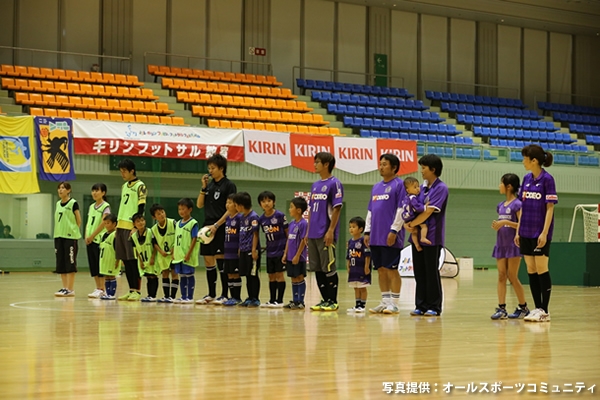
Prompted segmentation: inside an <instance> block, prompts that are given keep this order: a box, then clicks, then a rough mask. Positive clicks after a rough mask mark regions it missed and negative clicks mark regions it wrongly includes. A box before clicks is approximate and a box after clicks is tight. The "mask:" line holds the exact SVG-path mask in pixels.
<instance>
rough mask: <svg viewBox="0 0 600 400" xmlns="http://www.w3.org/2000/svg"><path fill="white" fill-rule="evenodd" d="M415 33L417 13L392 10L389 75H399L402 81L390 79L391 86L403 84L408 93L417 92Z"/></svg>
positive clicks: (416, 30)
mask: <svg viewBox="0 0 600 400" xmlns="http://www.w3.org/2000/svg"><path fill="white" fill-rule="evenodd" d="M417 34H418V15H417V14H414V13H408V12H404V11H392V16H391V38H390V43H391V44H390V48H391V51H390V57H389V58H388V62H389V63H390V65H389V71H390V73H391V75H394V76H400V77H402V78H403V81H404V83H403V84H402V83H401V82H398V81H397V80H392V86H404V87H405V88H406V89H408V91H409V92H410V93H413V94H417V88H418V71H417V65H418V63H417V55H418V49H417V43H418V41H417Z"/></svg>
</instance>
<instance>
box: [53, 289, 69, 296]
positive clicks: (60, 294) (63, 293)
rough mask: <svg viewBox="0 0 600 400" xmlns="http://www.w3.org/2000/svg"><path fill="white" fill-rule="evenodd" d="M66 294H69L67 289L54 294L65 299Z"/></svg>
mask: <svg viewBox="0 0 600 400" xmlns="http://www.w3.org/2000/svg"><path fill="white" fill-rule="evenodd" d="M65 292H67V289H65V288H62V289H60V290H58V291H57V292H56V293H54V296H56V297H65Z"/></svg>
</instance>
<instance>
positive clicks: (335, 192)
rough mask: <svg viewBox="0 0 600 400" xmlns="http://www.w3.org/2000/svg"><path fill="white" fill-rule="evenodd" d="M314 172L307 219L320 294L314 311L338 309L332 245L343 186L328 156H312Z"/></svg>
mask: <svg viewBox="0 0 600 400" xmlns="http://www.w3.org/2000/svg"><path fill="white" fill-rule="evenodd" d="M314 160H315V172H316V173H317V174H319V175H320V176H321V179H320V180H318V181H316V182H315V183H313V185H312V188H311V190H310V215H309V219H308V235H307V238H308V262H309V267H310V270H311V271H314V272H315V276H316V278H317V285H318V286H319V291H320V292H321V302H320V303H319V304H316V305H314V306H312V307H311V308H310V309H311V310H313V311H336V310H337V309H338V303H337V292H338V281H339V278H338V275H337V270H336V266H335V245H336V243H337V239H338V234H339V230H340V224H339V220H340V210H341V209H342V201H343V199H344V188H343V187H342V183H341V182H340V181H339V179H337V178H336V177H335V176H333V175H332V174H331V171H333V168H334V167H335V157H334V156H333V154H331V153H327V152H320V153H317V154H315V157H314Z"/></svg>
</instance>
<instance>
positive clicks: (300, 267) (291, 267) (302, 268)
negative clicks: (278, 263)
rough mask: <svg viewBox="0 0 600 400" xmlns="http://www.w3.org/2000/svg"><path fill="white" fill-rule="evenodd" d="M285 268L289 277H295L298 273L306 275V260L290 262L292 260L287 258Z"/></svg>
mask: <svg viewBox="0 0 600 400" xmlns="http://www.w3.org/2000/svg"><path fill="white" fill-rule="evenodd" d="M285 270H286V271H287V276H289V277H290V278H297V277H299V276H300V275H302V276H306V261H300V262H299V263H298V264H292V260H287V264H286V267H285Z"/></svg>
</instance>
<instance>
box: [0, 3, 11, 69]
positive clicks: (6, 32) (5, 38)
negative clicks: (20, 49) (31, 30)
mask: <svg viewBox="0 0 600 400" xmlns="http://www.w3.org/2000/svg"><path fill="white" fill-rule="evenodd" d="M14 15H15V0H4V1H2V12H0V46H13V44H14V26H15V25H14V22H15V21H14ZM12 57H13V52H12V50H7V49H0V63H2V64H11V63H12V62H13V59H12Z"/></svg>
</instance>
